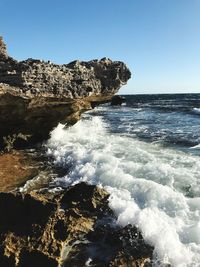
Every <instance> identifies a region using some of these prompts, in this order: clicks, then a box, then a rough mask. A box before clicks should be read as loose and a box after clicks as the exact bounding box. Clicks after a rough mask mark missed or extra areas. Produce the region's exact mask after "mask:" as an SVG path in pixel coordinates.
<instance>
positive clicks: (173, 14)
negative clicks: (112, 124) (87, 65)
mask: <svg viewBox="0 0 200 267" xmlns="http://www.w3.org/2000/svg"><path fill="white" fill-rule="evenodd" d="M0 10H1V16H0V35H2V36H3V37H4V40H5V42H6V43H7V47H8V52H9V54H10V55H11V56H12V57H14V58H16V59H18V60H23V59H27V58H30V57H32V58H39V59H43V60H51V61H53V62H55V63H58V64H62V63H68V62H70V61H73V60H75V59H79V60H91V59H96V58H98V59H100V58H102V57H109V58H111V59H112V60H121V61H124V62H125V63H126V64H127V66H128V67H129V68H130V70H131V72H132V78H131V80H129V82H128V83H127V85H126V86H123V87H122V88H121V89H120V93H121V94H153V93H185V92H188V93H200V0H0Z"/></svg>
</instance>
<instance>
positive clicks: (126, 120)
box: [94, 94, 200, 153]
mask: <svg viewBox="0 0 200 267" xmlns="http://www.w3.org/2000/svg"><path fill="white" fill-rule="evenodd" d="M125 98H126V104H125V105H123V106H121V107H113V106H112V107H111V106H109V105H108V104H106V105H105V106H104V107H102V108H99V109H98V116H99V115H101V116H102V117H103V118H104V120H105V121H106V122H107V123H108V124H109V125H110V130H111V131H112V132H113V133H114V132H115V133H122V134H126V135H130V136H136V137H137V138H139V139H141V140H146V141H148V142H160V143H162V144H163V145H167V146H168V145H169V146H177V148H178V147H179V148H180V149H186V150H187V149H188V148H189V149H190V150H188V151H189V152H192V153H198V148H194V147H195V146H197V145H199V144H200V94H174V95H172V94H170V95H127V96H125ZM94 115H95V112H94Z"/></svg>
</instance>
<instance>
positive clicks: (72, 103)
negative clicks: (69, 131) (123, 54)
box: [0, 37, 131, 142]
mask: <svg viewBox="0 0 200 267" xmlns="http://www.w3.org/2000/svg"><path fill="white" fill-rule="evenodd" d="M130 77H131V73H130V71H129V69H128V68H127V67H126V65H125V64H124V63H123V62H120V61H111V60H110V59H108V58H103V59H101V60H92V61H88V62H83V61H78V60H77V61H73V62H71V63H69V64H63V65H57V64H54V63H51V62H50V61H48V62H44V61H41V60H35V59H27V60H24V61H20V62H18V61H17V60H14V59H13V58H12V57H10V56H8V54H7V51H6V45H5V44H4V42H3V39H2V38H1V37H0V142H1V141H2V137H3V136H8V135H13V134H18V133H22V134H24V135H31V137H30V142H31V141H32V142H37V141H41V140H43V139H45V138H47V137H48V134H49V131H51V130H52V128H54V127H55V126H56V125H57V124H58V122H63V123H68V124H73V123H75V122H76V121H77V120H78V119H79V117H80V115H81V113H82V112H84V111H85V110H89V109H90V108H91V104H92V103H93V102H95V103H96V102H102V101H105V100H109V99H111V97H112V96H113V95H114V94H115V93H116V92H117V91H118V90H119V88H120V87H121V86H122V85H124V84H126V82H127V81H128V79H129V78H130Z"/></svg>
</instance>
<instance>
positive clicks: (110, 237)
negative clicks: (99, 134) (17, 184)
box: [0, 183, 153, 267]
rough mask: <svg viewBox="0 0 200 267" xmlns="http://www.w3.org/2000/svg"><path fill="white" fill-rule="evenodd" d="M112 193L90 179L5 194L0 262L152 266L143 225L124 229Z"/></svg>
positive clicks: (0, 208) (9, 266)
mask: <svg viewBox="0 0 200 267" xmlns="http://www.w3.org/2000/svg"><path fill="white" fill-rule="evenodd" d="M108 197H109V195H108V194H107V193H106V192H105V191H104V190H103V189H101V188H98V187H96V186H93V185H87V184H85V183H80V184H77V185H75V186H73V187H70V188H68V189H65V190H62V191H57V192H56V191H55V192H54V193H52V192H51V193H50V192H48V191H45V190H43V191H40V192H39V191H35V192H31V193H30V194H21V193H15V194H14V193H0V213H1V214H3V216H1V217H0V240H1V247H0V266H2V267H27V266H29V267H36V266H37V267H45V266H49V267H67V266H74V267H75V266H76V267H79V266H80V267H83V266H99V267H100V266H101V267H103V266H110V267H111V266H112V267H114V266H123V267H126V266H127V267H128V266H132V267H144V266H146V267H147V266H151V265H150V261H151V258H152V251H153V249H152V247H150V246H149V245H146V244H145V243H144V241H143V238H142V236H141V233H140V232H139V231H138V229H137V228H135V227H132V226H127V227H125V228H120V227H119V226H116V224H115V223H114V221H115V217H114V215H113V212H112V211H111V210H110V208H109V207H108V201H107V199H108Z"/></svg>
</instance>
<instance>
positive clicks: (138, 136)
mask: <svg viewBox="0 0 200 267" xmlns="http://www.w3.org/2000/svg"><path fill="white" fill-rule="evenodd" d="M124 97H125V99H126V103H125V104H124V105H122V106H111V105H110V104H109V103H106V104H103V105H100V106H98V107H96V108H94V109H93V110H91V111H88V112H86V113H84V114H83V116H82V119H81V120H80V121H79V122H77V123H76V124H75V125H73V126H71V127H66V125H62V124H59V125H58V127H57V128H55V129H54V130H53V131H52V132H51V137H50V139H49V140H48V142H47V144H46V151H47V152H46V153H47V155H48V156H51V157H52V158H53V164H54V165H56V166H60V167H62V168H66V170H68V172H67V174H65V175H63V176H62V177H59V178H56V179H55V180H54V181H53V186H54V187H55V188H56V187H68V186H70V185H74V184H76V183H79V182H82V181H84V182H87V183H89V184H95V185H99V186H101V187H104V188H105V189H106V190H107V191H108V192H109V193H110V197H109V205H110V207H111V208H112V209H113V211H114V212H115V214H116V218H117V219H116V223H117V224H119V225H121V226H126V225H127V224H132V225H136V226H137V227H138V228H139V229H140V231H141V232H142V235H143V238H144V240H145V241H146V243H148V244H150V245H152V246H153V247H154V252H153V261H152V266H166V265H167V264H170V265H171V266H174V267H199V266H200V94H166V95H126V96H124Z"/></svg>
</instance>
